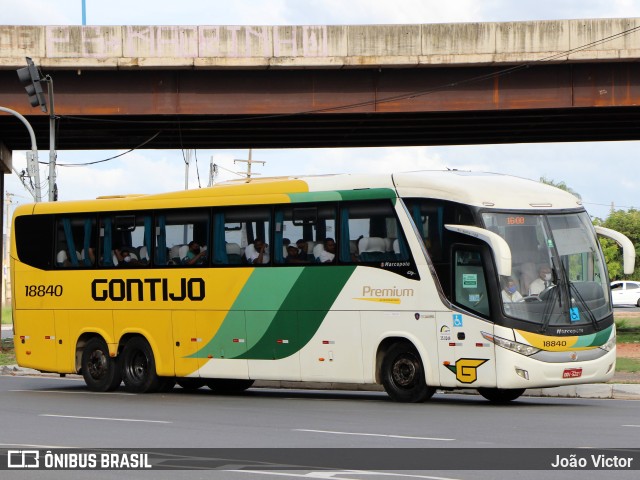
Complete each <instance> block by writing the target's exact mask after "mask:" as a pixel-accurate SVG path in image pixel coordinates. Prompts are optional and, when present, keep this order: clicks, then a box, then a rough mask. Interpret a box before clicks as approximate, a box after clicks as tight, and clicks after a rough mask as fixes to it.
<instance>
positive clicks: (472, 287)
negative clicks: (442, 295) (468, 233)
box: [453, 246, 490, 317]
mask: <svg viewBox="0 0 640 480" xmlns="http://www.w3.org/2000/svg"><path fill="white" fill-rule="evenodd" d="M453 278H454V292H453V299H454V303H456V304H458V305H460V306H461V307H463V308H466V309H467V310H471V311H473V312H476V313H478V314H480V315H482V316H483V317H489V314H490V309H489V294H488V291H487V283H486V276H485V269H484V262H483V260H482V254H481V251H480V249H479V248H474V247H466V246H461V247H460V246H459V247H454V251H453Z"/></svg>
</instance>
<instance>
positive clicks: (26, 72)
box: [18, 57, 47, 112]
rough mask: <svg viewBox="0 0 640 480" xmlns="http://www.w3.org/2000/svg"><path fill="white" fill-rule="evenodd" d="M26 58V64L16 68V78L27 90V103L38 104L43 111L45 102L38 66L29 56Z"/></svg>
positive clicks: (44, 110)
mask: <svg viewBox="0 0 640 480" xmlns="http://www.w3.org/2000/svg"><path fill="white" fill-rule="evenodd" d="M26 58H27V66H26V67H24V68H19V69H18V78H19V79H20V83H21V84H22V86H23V87H24V89H25V90H26V91H27V95H28V96H29V103H31V106H32V107H37V106H38V105H39V106H40V108H41V109H42V111H43V112H46V111H47V102H46V99H45V98H44V91H43V90H42V85H41V84H40V81H41V80H40V74H39V73H38V67H36V66H35V64H34V63H33V60H31V59H30V58H29V57H26Z"/></svg>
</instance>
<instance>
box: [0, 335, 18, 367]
mask: <svg viewBox="0 0 640 480" xmlns="http://www.w3.org/2000/svg"><path fill="white" fill-rule="evenodd" d="M15 364H16V353H15V351H14V350H13V339H11V338H4V339H3V340H2V350H0V366H1V365H15Z"/></svg>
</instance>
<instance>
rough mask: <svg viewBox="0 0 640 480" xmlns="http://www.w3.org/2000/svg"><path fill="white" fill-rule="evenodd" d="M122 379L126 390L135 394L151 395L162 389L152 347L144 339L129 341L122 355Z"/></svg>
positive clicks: (138, 338) (136, 338)
mask: <svg viewBox="0 0 640 480" xmlns="http://www.w3.org/2000/svg"><path fill="white" fill-rule="evenodd" d="M120 362H121V366H122V379H123V380H124V385H125V387H126V389H127V390H128V391H130V392H133V393H151V392H155V391H157V390H158V389H159V388H160V384H161V381H160V377H159V376H158V374H157V373H156V361H155V358H154V356H153V350H151V345H149V342H147V341H146V340H145V339H144V338H142V337H134V338H132V339H131V340H129V341H128V342H127V343H126V344H125V346H124V349H123V350H122V355H121V359H120Z"/></svg>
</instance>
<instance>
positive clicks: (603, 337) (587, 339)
mask: <svg viewBox="0 0 640 480" xmlns="http://www.w3.org/2000/svg"><path fill="white" fill-rule="evenodd" d="M612 328H613V325H612V326H610V327H608V328H605V329H604V330H602V331H601V332H598V333H593V334H591V335H585V336H581V337H578V341H577V342H576V344H575V345H574V347H599V346H601V345H604V344H605V343H607V342H608V341H609V337H610V336H611V329H612Z"/></svg>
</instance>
